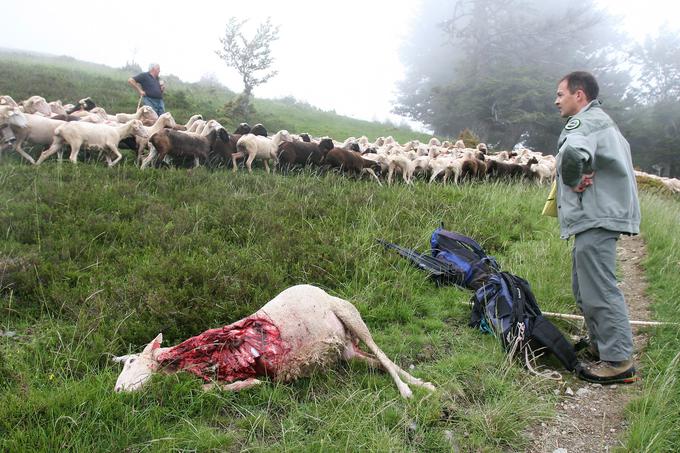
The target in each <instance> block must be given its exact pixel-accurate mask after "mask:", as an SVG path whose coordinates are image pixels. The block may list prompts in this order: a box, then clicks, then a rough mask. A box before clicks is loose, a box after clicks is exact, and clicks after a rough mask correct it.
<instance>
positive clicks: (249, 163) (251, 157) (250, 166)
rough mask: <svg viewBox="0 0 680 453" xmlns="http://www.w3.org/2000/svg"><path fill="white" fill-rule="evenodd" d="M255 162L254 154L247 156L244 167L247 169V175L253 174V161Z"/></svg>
mask: <svg viewBox="0 0 680 453" xmlns="http://www.w3.org/2000/svg"><path fill="white" fill-rule="evenodd" d="M254 160H255V153H253V154H248V160H246V167H247V168H248V173H252V172H253V161H254Z"/></svg>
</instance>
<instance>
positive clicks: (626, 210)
mask: <svg viewBox="0 0 680 453" xmlns="http://www.w3.org/2000/svg"><path fill="white" fill-rule="evenodd" d="M558 148H559V152H558V154H557V217H558V219H559V221H560V235H561V237H562V238H564V239H566V238H568V237H569V236H572V235H574V234H578V233H581V232H582V231H586V230H589V229H591V228H604V229H607V230H611V231H618V232H621V233H629V234H638V233H639V232H640V203H639V201H638V194H637V183H636V180H635V172H634V170H633V162H632V159H631V157H630V145H628V142H627V141H626V139H625V138H624V137H623V135H621V132H620V131H619V129H618V127H616V124H614V121H612V119H611V118H610V117H609V115H607V114H606V113H605V112H604V111H603V110H602V108H601V107H600V101H598V100H597V99H595V100H594V101H591V102H590V103H589V104H588V105H587V106H586V107H584V108H583V110H581V111H580V112H578V113H577V114H576V115H574V116H572V117H570V118H569V121H567V124H566V125H565V126H564V129H563V130H562V133H561V134H560V138H559V140H558ZM591 172H592V173H594V176H593V184H592V185H591V186H589V187H588V188H587V189H586V190H585V191H584V192H581V193H577V192H573V191H572V190H571V187H576V186H577V185H578V184H579V182H580V181H581V176H582V175H583V174H587V173H591Z"/></svg>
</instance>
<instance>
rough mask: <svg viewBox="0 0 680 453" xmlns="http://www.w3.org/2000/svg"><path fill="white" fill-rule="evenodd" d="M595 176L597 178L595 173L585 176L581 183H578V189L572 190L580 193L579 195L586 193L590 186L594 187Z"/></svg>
mask: <svg viewBox="0 0 680 453" xmlns="http://www.w3.org/2000/svg"><path fill="white" fill-rule="evenodd" d="M594 176H595V173H588V174H584V175H583V176H581V182H580V183H578V185H577V186H576V187H572V188H571V190H573V191H574V192H578V193H581V192H583V191H585V190H586V189H587V188H588V186H592V185H593V177H594Z"/></svg>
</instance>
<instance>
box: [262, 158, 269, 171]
mask: <svg viewBox="0 0 680 453" xmlns="http://www.w3.org/2000/svg"><path fill="white" fill-rule="evenodd" d="M262 162H264V168H265V169H266V170H267V173H269V159H262Z"/></svg>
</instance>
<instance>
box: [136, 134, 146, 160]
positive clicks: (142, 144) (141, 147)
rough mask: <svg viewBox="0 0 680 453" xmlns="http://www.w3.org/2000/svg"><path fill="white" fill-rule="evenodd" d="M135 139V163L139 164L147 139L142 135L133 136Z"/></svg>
mask: <svg viewBox="0 0 680 453" xmlns="http://www.w3.org/2000/svg"><path fill="white" fill-rule="evenodd" d="M135 141H136V142H137V165H141V164H142V159H143V157H144V148H146V145H147V144H148V143H149V140H148V139H146V138H142V137H135Z"/></svg>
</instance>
